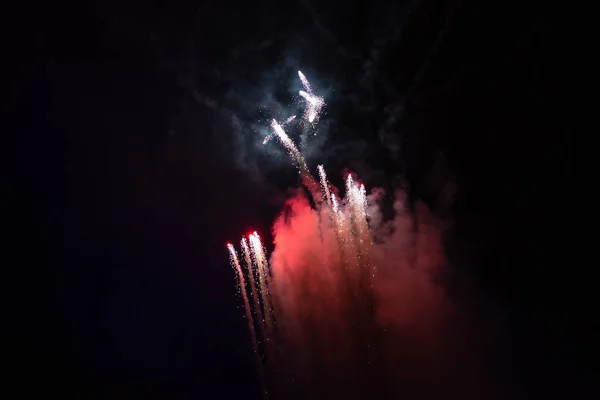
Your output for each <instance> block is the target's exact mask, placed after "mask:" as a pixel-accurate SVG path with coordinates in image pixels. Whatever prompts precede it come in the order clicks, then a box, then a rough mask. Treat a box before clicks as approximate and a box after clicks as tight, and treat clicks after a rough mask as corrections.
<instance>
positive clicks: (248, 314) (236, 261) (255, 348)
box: [227, 243, 266, 394]
mask: <svg viewBox="0 0 600 400" xmlns="http://www.w3.org/2000/svg"><path fill="white" fill-rule="evenodd" d="M227 248H228V249H229V258H230V260H231V265H232V266H233V267H234V268H235V270H236V271H237V274H238V279H239V287H240V292H241V294H242V299H243V300H244V309H245V311H246V319H247V320H248V329H249V330H250V337H251V339H252V349H253V351H254V355H255V357H256V363H257V367H258V371H259V377H260V383H261V389H262V391H263V393H265V394H266V384H265V380H264V372H263V365H262V361H261V357H260V353H259V351H258V341H257V339H256V331H255V330H254V319H253V318H252V311H251V309H250V302H249V301H248V294H247V292H246V283H245V279H244V273H243V272H242V267H241V266H240V261H239V259H238V256H237V252H236V251H235V248H234V247H233V245H232V244H231V243H228V244H227ZM250 273H251V271H250ZM250 280H252V276H251V275H250Z"/></svg>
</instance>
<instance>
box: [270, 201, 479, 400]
mask: <svg viewBox="0 0 600 400" xmlns="http://www.w3.org/2000/svg"><path fill="white" fill-rule="evenodd" d="M381 196H382V193H381V192H380V191H373V194H372V195H370V196H369V225H370V228H371V234H372V240H373V242H372V244H370V245H368V252H367V253H368V256H365V257H364V258H357V257H356V256H349V255H348V254H349V253H350V251H344V250H342V249H341V247H340V240H339V237H338V236H336V231H335V229H334V227H333V225H332V222H331V217H330V213H329V210H328V209H327V207H325V206H322V205H320V203H318V204H319V205H318V206H317V209H314V208H312V207H311V204H310V202H309V200H308V199H307V198H306V197H305V195H304V193H303V192H302V191H297V192H296V193H295V194H294V196H293V197H292V198H290V199H289V200H288V201H287V203H286V206H285V209H284V210H283V212H282V213H281V215H280V216H279V217H278V218H277V220H276V221H275V223H274V225H273V236H274V242H275V249H274V251H273V254H272V256H271V263H270V265H271V273H272V280H271V296H272V300H273V305H274V309H275V315H276V318H277V329H276V335H275V336H276V340H277V341H278V345H279V354H278V358H277V362H276V364H277V373H276V376H275V377H274V378H275V379H274V380H273V381H274V382H276V385H275V386H276V387H274V388H273V391H274V393H275V394H278V395H280V397H282V398H286V399H287V398H311V399H315V398H346V399H348V398H361V399H366V398H394V397H399V396H402V397H403V398H419V399H423V398H439V397H441V396H444V397H445V398H448V397H450V398H453V397H458V396H459V395H460V397H461V398H483V397H486V398H489V394H484V393H481V392H480V391H479V389H480V386H481V384H480V382H481V379H482V376H481V374H479V373H476V371H477V370H479V368H478V366H477V365H476V364H475V363H474V362H472V360H471V356H472V353H473V349H472V348H471V349H470V348H468V347H465V346H466V343H465V341H463V340H459V339H460V335H459V334H458V332H459V331H460V329H459V328H462V325H461V323H459V322H458V317H459V315H461V313H460V312H459V310H458V309H457V307H456V305H455V304H454V303H453V302H452V301H451V299H450V298H449V296H448V295H447V293H446V290H445V289H444V286H443V284H442V278H443V274H444V272H445V270H446V268H448V267H447V262H446V257H445V255H444V250H443V242H442V239H443V237H442V236H443V232H442V229H441V228H440V227H441V224H440V223H439V222H438V221H436V219H435V218H434V217H433V215H432V214H431V213H430V212H429V211H428V209H427V208H426V207H425V206H424V205H423V204H417V205H416V207H414V211H413V212H412V213H411V212H409V211H408V209H407V208H406V206H405V204H404V195H403V193H402V192H397V193H396V194H395V203H394V209H395V216H394V218H393V219H392V220H390V221H382V218H381V213H380V210H379V206H378V201H379V199H380V198H381ZM359 246H360V245H359ZM365 246H367V245H365ZM367 264H368V265H370V266H373V267H374V273H371V272H369V273H368V274H363V273H360V272H358V271H359V270H360V269H361V265H367ZM461 347H462V348H461Z"/></svg>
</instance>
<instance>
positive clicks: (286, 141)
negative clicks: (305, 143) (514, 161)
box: [271, 120, 308, 172]
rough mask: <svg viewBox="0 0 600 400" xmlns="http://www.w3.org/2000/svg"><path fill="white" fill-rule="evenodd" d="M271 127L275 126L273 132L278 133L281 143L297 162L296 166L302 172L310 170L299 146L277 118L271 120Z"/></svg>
mask: <svg viewBox="0 0 600 400" xmlns="http://www.w3.org/2000/svg"><path fill="white" fill-rule="evenodd" d="M271 128H273V132H275V135H277V138H278V139H279V141H280V142H281V144H283V146H284V147H285V148H286V149H287V151H288V154H289V155H290V157H291V158H292V160H293V161H294V163H295V164H296V167H297V168H298V169H300V171H301V172H303V171H308V167H307V166H306V161H305V160H304V157H302V154H301V153H300V151H298V148H297V147H296V145H295V144H294V142H292V139H290V137H289V136H288V135H287V133H285V131H284V130H283V128H282V127H281V125H280V124H279V123H278V122H277V121H276V120H273V121H272V122H271Z"/></svg>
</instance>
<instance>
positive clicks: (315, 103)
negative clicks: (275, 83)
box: [298, 71, 325, 123]
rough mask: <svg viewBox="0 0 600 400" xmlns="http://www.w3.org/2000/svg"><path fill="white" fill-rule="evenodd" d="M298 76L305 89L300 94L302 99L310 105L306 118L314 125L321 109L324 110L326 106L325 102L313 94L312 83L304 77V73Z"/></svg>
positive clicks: (306, 111) (299, 73)
mask: <svg viewBox="0 0 600 400" xmlns="http://www.w3.org/2000/svg"><path fill="white" fill-rule="evenodd" d="M298 76H299V77H300V81H302V86H303V87H304V89H305V90H300V91H299V92H298V94H299V95H300V96H301V97H302V98H304V99H305V100H306V101H307V103H308V104H307V107H306V110H305V112H304V118H306V120H308V122H310V123H313V122H315V121H316V120H317V119H318V117H319V114H320V112H321V108H323V106H324V105H325V100H323V98H322V97H319V96H316V95H315V94H314V93H313V91H312V88H311V86H310V83H309V82H308V79H306V76H304V74H303V73H302V71H298Z"/></svg>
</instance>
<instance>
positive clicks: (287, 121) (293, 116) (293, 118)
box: [263, 115, 296, 144]
mask: <svg viewBox="0 0 600 400" xmlns="http://www.w3.org/2000/svg"><path fill="white" fill-rule="evenodd" d="M295 119H296V116H295V115H292V116H291V117H289V118H288V119H286V120H285V122H284V123H283V124H281V127H284V126H286V125H287V124H289V123H290V122H292V121H293V120H295ZM273 135H274V133H273V132H271V133H269V134H268V135H267V136H266V137H265V140H263V144H267V143H268V142H269V140H271V138H272V137H273Z"/></svg>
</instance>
